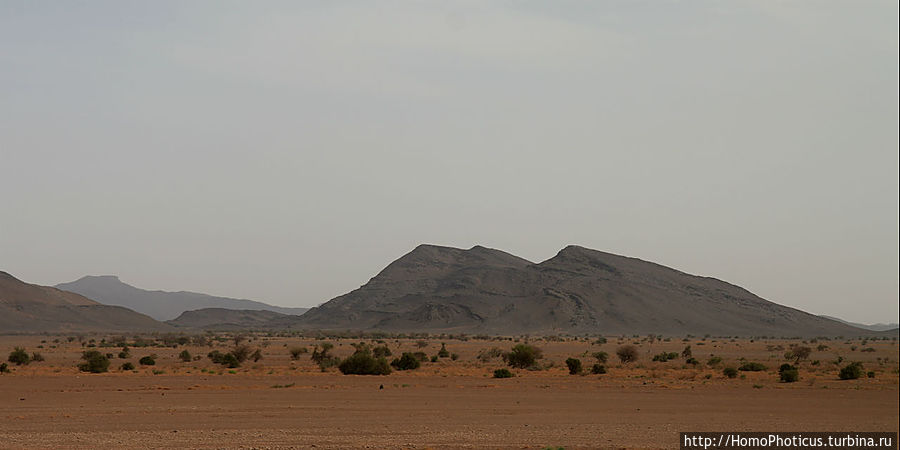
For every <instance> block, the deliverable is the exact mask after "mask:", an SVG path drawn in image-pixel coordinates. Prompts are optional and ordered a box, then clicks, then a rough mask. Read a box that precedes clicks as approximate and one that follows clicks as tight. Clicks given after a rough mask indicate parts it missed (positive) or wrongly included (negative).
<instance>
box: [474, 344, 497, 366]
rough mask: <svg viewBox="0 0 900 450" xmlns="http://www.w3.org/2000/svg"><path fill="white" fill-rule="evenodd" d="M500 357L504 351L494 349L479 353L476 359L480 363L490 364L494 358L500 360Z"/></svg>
mask: <svg viewBox="0 0 900 450" xmlns="http://www.w3.org/2000/svg"><path fill="white" fill-rule="evenodd" d="M500 356H503V350H500V349H499V348H497V347H494V348H491V349H487V350H484V349H483V350H480V351H479V352H478V356H476V358H477V359H478V360H479V361H481V362H485V363H486V362H488V361H490V360H492V359H494V358H498V357H500Z"/></svg>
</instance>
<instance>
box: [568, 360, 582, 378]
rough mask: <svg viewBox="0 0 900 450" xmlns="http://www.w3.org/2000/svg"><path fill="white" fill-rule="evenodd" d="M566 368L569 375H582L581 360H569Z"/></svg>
mask: <svg viewBox="0 0 900 450" xmlns="http://www.w3.org/2000/svg"><path fill="white" fill-rule="evenodd" d="M566 366H567V367H568V368H569V375H578V374H579V373H581V360H580V359H578V358H569V359H567V360H566Z"/></svg>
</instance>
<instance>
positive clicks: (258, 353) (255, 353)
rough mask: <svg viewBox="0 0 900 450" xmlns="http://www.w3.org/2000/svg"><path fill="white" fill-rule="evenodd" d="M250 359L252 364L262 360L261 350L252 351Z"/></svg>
mask: <svg viewBox="0 0 900 450" xmlns="http://www.w3.org/2000/svg"><path fill="white" fill-rule="evenodd" d="M250 359H252V360H253V362H259V360H261V359H263V354H262V349H259V348H258V349H256V350H254V351H253V353H251V354H250Z"/></svg>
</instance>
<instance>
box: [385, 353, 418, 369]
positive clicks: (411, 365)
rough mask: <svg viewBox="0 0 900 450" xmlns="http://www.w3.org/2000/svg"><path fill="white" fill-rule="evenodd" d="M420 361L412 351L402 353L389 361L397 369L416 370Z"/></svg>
mask: <svg viewBox="0 0 900 450" xmlns="http://www.w3.org/2000/svg"><path fill="white" fill-rule="evenodd" d="M421 364H422V363H420V362H419V359H418V358H416V357H415V356H414V355H413V354H412V353H408V352H406V353H403V355H401V356H400V358H395V359H394V360H393V361H391V366H393V367H394V368H395V369H397V370H416V369H418V368H419V366H420V365H421Z"/></svg>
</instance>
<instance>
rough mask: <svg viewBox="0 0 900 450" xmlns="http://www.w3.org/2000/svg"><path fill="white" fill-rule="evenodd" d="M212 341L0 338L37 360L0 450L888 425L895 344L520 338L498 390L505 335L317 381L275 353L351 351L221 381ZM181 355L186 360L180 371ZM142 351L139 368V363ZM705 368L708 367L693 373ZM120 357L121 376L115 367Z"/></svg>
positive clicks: (570, 442)
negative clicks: (602, 360)
mask: <svg viewBox="0 0 900 450" xmlns="http://www.w3.org/2000/svg"><path fill="white" fill-rule="evenodd" d="M215 337H218V338H219V339H218V340H213V341H212V343H211V345H196V343H190V344H187V345H176V346H175V348H173V347H172V346H169V347H161V346H158V347H137V346H131V347H130V355H129V357H128V358H124V359H120V358H118V357H117V356H115V355H117V354H118V353H119V351H120V350H121V347H120V346H119V345H118V344H120V342H119V343H117V344H116V345H115V346H114V345H113V344H110V342H114V341H117V340H121V339H122V338H121V337H119V338H117V337H115V336H104V335H88V336H82V337H80V338H79V337H76V336H71V337H68V336H5V337H0V350H2V351H3V355H2V356H3V360H4V361H6V356H7V354H8V352H10V351H12V350H13V348H14V347H24V348H25V349H26V350H27V351H28V352H29V354H30V353H32V352H39V353H40V354H41V355H42V356H43V357H44V358H45V360H44V361H40V362H32V363H30V364H28V365H21V366H17V365H14V364H11V363H8V364H9V366H10V371H11V372H10V373H6V374H2V375H0V405H2V410H0V420H2V422H3V427H2V428H0V447H3V448H36V447H38V448H48V447H67V448H96V447H200V448H238V447H261V448H283V447H301V448H308V447H313V446H315V447H316V448H365V447H368V448H484V447H487V448H546V447H548V446H552V447H554V448H556V447H565V448H567V449H571V448H597V447H601V448H602V447H639V448H660V447H676V446H677V445H678V432H679V431H704V430H705V431H717V430H720V431H725V430H728V431H731V430H743V431H779V430H780V431H849V430H853V431H897V429H898V362H897V361H898V349H897V343H896V341H894V340H878V341H866V342H863V341H861V340H859V339H854V340H852V341H848V340H836V339H832V340H819V341H816V342H812V341H800V340H775V339H757V340H747V339H722V338H671V339H670V340H668V341H665V340H663V341H660V340H656V339H648V338H646V337H639V338H637V337H632V338H609V340H608V342H606V343H598V342H597V341H596V340H595V339H573V338H568V339H561V340H557V339H553V340H549V341H548V340H542V339H534V338H533V339H530V340H528V342H529V343H530V344H532V345H535V346H537V347H539V348H541V349H542V350H543V353H544V357H543V358H542V359H540V360H539V366H540V367H541V370H525V369H512V372H513V373H514V374H515V377H513V378H507V379H495V378H493V377H492V374H493V371H494V369H497V368H501V367H506V365H505V364H504V362H503V360H502V359H501V358H499V357H494V358H486V360H484V361H482V360H479V358H478V355H479V353H481V352H484V351H486V350H489V349H491V348H495V347H496V348H499V349H501V350H503V351H507V350H509V349H510V348H511V347H512V346H513V345H515V344H516V343H517V342H515V341H514V340H513V339H508V340H499V339H472V338H468V339H465V340H459V339H451V338H449V337H444V338H432V339H428V340H427V341H423V340H421V339H394V338H381V339H380V340H381V341H382V342H383V343H384V345H387V346H388V348H390V349H391V351H392V353H393V357H396V356H399V355H400V354H401V352H403V351H407V352H414V351H424V352H425V353H427V354H428V355H429V356H431V355H435V354H436V353H437V352H438V350H439V349H440V346H441V343H442V342H443V343H446V347H447V349H448V350H449V351H450V352H452V353H455V354H456V356H457V359H456V360H453V359H451V358H449V357H448V358H439V359H438V361H437V362H430V360H429V361H426V362H424V363H423V364H422V366H421V367H420V368H419V369H417V370H413V371H396V370H395V371H394V372H393V373H391V374H390V375H387V376H363V375H342V374H341V373H340V372H339V371H337V369H335V368H329V369H326V370H325V371H324V372H323V371H322V370H320V368H319V367H317V366H316V365H315V364H314V363H313V362H312V361H311V360H310V354H309V353H303V354H300V355H299V358H298V359H296V360H293V359H291V355H290V352H289V349H291V348H303V347H305V348H307V350H309V351H311V350H312V349H313V348H314V346H315V345H316V344H321V343H324V342H330V343H333V344H334V350H333V352H334V354H335V355H336V356H339V357H345V356H347V355H349V354H351V353H352V351H353V348H352V347H351V345H350V344H351V343H358V342H360V341H361V339H347V338H345V339H337V338H325V339H312V338H303V337H297V336H276V335H256V336H248V340H246V341H244V343H245V344H247V345H249V346H251V347H253V348H254V349H255V348H259V349H260V350H261V351H262V359H260V360H259V361H257V362H253V361H249V360H248V361H246V362H245V363H243V364H242V365H241V367H238V368H234V369H229V368H225V367H223V366H221V365H218V364H214V363H212V362H211V361H210V359H209V358H207V357H206V355H207V353H209V352H210V351H211V350H214V349H217V350H219V351H222V352H226V351H228V350H229V349H230V348H232V347H233V346H234V345H235V344H234V341H233V336H230V335H217V336H215ZM69 338H73V339H72V340H71V342H70V341H69ZM92 339H93V342H91V340H92ZM104 339H105V341H104ZM169 339H170V340H171V337H170V338H169ZM126 340H127V341H128V342H129V343H131V344H133V343H134V339H133V337H130V336H129V337H127V338H126ZM55 341H58V342H55ZM365 341H366V342H369V343H371V344H372V345H379V343H378V342H377V341H378V340H373V339H366V340H365ZM519 341H520V342H525V338H521V339H520V340H519ZM153 342H156V341H152V340H149V341H146V342H145V343H153ZM804 342H805V343H804ZM625 344H634V345H637V347H638V349H639V352H640V357H639V360H638V361H636V362H632V363H628V364H621V363H620V362H619V361H618V359H617V358H616V356H615V350H616V349H617V348H618V347H619V346H620V345H625ZM792 344H796V345H808V346H809V347H811V348H812V349H813V352H812V354H811V355H810V356H809V358H808V359H805V360H803V361H801V362H800V364H799V366H800V380H799V381H798V382H795V383H781V382H779V377H778V373H777V368H778V366H779V365H781V364H782V363H784V362H785V357H784V353H785V351H787V349H789V348H790V346H791V345H792ZM92 345H93V346H95V347H91V346H92ZM686 345H690V346H691V349H692V353H693V356H694V357H695V358H696V359H697V360H699V361H700V364H698V365H696V366H695V365H691V364H686V363H685V359H684V358H682V357H679V358H677V359H675V360H672V361H668V362H654V361H652V356H653V355H655V354H658V353H661V352H679V353H680V352H681V351H682V350H683V349H684V347H685V346H686ZM820 345H821V346H827V348H824V347H819V346H820ZM819 348H822V349H821V350H819ZM90 349H97V350H100V351H101V352H104V353H107V352H108V353H112V354H113V355H114V357H113V358H112V359H111V365H110V369H109V372H108V373H100V374H90V373H84V372H80V371H79V370H78V369H77V365H78V363H79V362H80V356H81V354H82V351H84V350H90ZM185 349H187V350H188V351H189V352H190V353H191V354H192V355H193V356H194V357H195V358H196V357H198V356H199V357H200V358H199V359H196V360H192V361H190V362H182V361H181V360H180V359H179V358H178V355H179V353H180V352H182V351H183V350H185ZM869 349H871V350H869ZM863 350H865V351H863ZM597 351H605V352H607V353H608V354H609V361H608V362H607V364H606V367H607V369H608V372H607V373H606V374H601V375H597V374H591V373H590V370H589V369H590V367H591V365H592V364H593V363H594V362H596V360H595V359H594V358H593V357H592V356H591V354H592V353H594V352H597ZM151 354H155V355H157V358H156V365H154V366H141V365H139V364H138V360H139V358H141V357H142V356H147V355H151ZM713 355H715V356H718V357H721V358H722V359H723V361H722V362H721V363H718V364H714V365H713V366H710V365H708V364H707V362H708V360H709V359H710V357H711V356H713ZM569 357H576V358H579V359H581V360H582V361H583V363H584V365H585V367H586V368H587V370H586V372H587V374H585V375H570V374H569V371H568V370H567V368H566V364H565V363H564V361H565V360H566V358H569ZM741 358H744V359H745V361H753V362H761V363H763V364H765V365H766V366H767V370H765V371H760V372H740V375H739V376H738V377H736V378H733V379H729V378H726V377H725V376H724V375H723V373H722V369H723V368H724V367H729V366H730V367H737V366H739V365H740V364H741V363H742V362H744V361H741ZM839 358H841V359H842V363H841V364H840V365H838V364H835V362H836V361H837V360H838V359H839ZM388 359H392V358H390V357H389V358H388ZM816 361H817V362H816ZM850 361H860V362H862V363H863V366H864V368H865V372H870V371H871V372H873V374H872V375H873V377H872V378H869V377H868V376H867V375H864V376H863V377H862V378H860V379H857V380H840V379H838V371H839V368H840V367H842V366H843V365H845V364H846V363H847V362H850ZM124 362H131V363H133V364H134V365H135V366H136V369H135V370H124V371H123V370H121V369H120V366H121V364H123V363H124Z"/></svg>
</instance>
